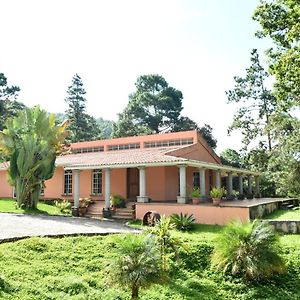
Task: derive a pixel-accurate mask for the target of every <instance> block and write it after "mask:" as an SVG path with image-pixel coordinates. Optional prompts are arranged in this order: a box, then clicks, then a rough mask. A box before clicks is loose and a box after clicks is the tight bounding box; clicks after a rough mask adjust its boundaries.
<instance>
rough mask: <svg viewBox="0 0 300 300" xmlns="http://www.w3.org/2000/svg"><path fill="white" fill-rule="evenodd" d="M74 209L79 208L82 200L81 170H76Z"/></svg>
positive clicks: (74, 172)
mask: <svg viewBox="0 0 300 300" xmlns="http://www.w3.org/2000/svg"><path fill="white" fill-rule="evenodd" d="M73 174H74V207H76V208H78V207H79V198H80V170H74V171H73Z"/></svg>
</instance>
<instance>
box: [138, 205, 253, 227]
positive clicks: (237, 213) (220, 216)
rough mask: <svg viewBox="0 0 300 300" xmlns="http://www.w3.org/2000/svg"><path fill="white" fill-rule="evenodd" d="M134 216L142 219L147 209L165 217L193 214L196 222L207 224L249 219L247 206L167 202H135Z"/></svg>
mask: <svg viewBox="0 0 300 300" xmlns="http://www.w3.org/2000/svg"><path fill="white" fill-rule="evenodd" d="M135 209H136V218H137V219H140V220H142V219H143V218H144V215H145V214H146V213H147V212H149V211H155V212H157V213H159V214H160V215H165V216H167V217H169V216H171V215H172V214H175V213H176V214H180V213H183V214H189V215H191V214H192V215H193V216H194V218H195V220H196V223H198V224H209V225H225V224H227V223H228V222H229V221H230V220H231V219H240V220H241V221H242V222H247V221H249V208H248V207H218V206H212V205H195V204H194V205H193V204H177V203H172V204H167V203H136V207H135Z"/></svg>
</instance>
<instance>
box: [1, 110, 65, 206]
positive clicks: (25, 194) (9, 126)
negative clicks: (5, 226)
mask: <svg viewBox="0 0 300 300" xmlns="http://www.w3.org/2000/svg"><path fill="white" fill-rule="evenodd" d="M5 125H6V129H4V130H3V131H2V132H0V150H1V151H2V152H3V153H4V154H5V155H7V156H8V157H9V161H10V166H9V169H8V176H9V181H10V183H11V185H12V186H14V187H15V188H16V196H17V202H18V205H19V206H24V207H26V208H36V206H37V201H38V199H39V196H40V192H41V187H42V186H43V185H44V181H45V180H47V179H50V178H51V177H52V176H53V173H54V168H55V160H56V155H57V154H58V153H60V152H61V151H62V147H63V141H64V139H65V137H66V134H67V133H66V130H65V129H66V126H67V122H65V123H63V124H62V125H59V126H57V125H55V116H54V115H49V114H48V113H47V112H46V111H44V110H41V109H40V108H39V107H38V106H37V107H34V108H32V109H26V110H24V111H22V112H20V113H19V114H18V116H17V117H15V118H13V119H12V118H11V119H8V120H7V122H6V123H5Z"/></svg>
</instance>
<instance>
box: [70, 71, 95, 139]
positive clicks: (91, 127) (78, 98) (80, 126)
mask: <svg viewBox="0 0 300 300" xmlns="http://www.w3.org/2000/svg"><path fill="white" fill-rule="evenodd" d="M67 94H68V96H67V98H66V99H65V101H66V103H67V104H68V105H69V108H68V109H67V111H66V115H67V117H68V119H69V121H70V126H69V131H70V132H71V135H70V142H79V141H87V140H93V139H97V138H99V136H100V130H99V127H98V126H97V123H96V120H95V118H93V117H92V116H89V115H88V114H87V113H86V98H85V94H86V91H85V89H84V87H83V83H82V80H81V77H80V76H79V75H78V74H76V75H75V76H74V77H73V79H72V84H71V85H70V86H69V87H68V90H67Z"/></svg>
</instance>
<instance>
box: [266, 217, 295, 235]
mask: <svg viewBox="0 0 300 300" xmlns="http://www.w3.org/2000/svg"><path fill="white" fill-rule="evenodd" d="M264 222H268V223H269V224H270V225H271V226H272V227H273V228H274V229H275V230H276V231H279V232H283V233H298V234H300V220H265V221H264Z"/></svg>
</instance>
